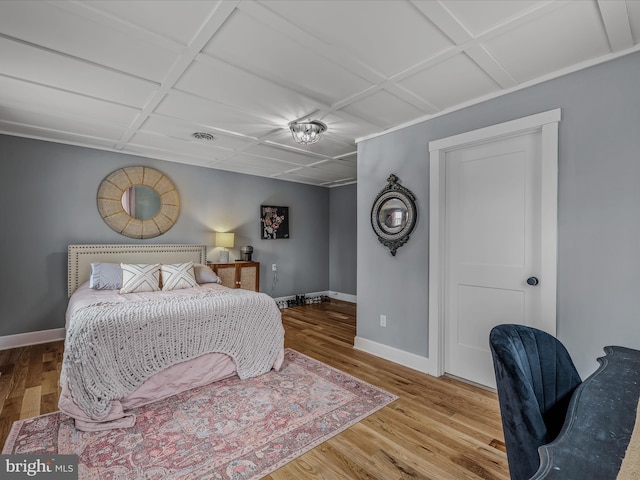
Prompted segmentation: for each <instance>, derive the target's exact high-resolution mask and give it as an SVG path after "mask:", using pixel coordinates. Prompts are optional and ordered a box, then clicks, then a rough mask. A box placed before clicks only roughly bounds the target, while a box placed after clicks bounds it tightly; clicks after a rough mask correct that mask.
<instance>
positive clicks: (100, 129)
mask: <svg viewBox="0 0 640 480" xmlns="http://www.w3.org/2000/svg"><path fill="white" fill-rule="evenodd" d="M0 118H11V123H12V124H13V125H14V126H15V128H18V126H19V125H28V126H33V127H36V128H38V129H40V130H41V131H47V130H50V131H61V130H62V129H63V128H64V129H66V130H67V131H68V132H73V133H75V134H77V135H79V136H82V137H87V138H86V139H85V142H87V141H89V140H90V139H104V140H108V142H109V144H110V146H113V145H114V144H115V143H116V142H117V141H118V139H119V138H120V137H121V136H122V134H123V133H124V130H125V127H124V126H122V125H120V126H119V125H115V124H110V123H107V124H104V123H99V120H98V121H96V119H95V118H94V119H89V120H87V119H86V118H81V117H79V118H78V119H77V120H73V119H71V118H69V117H65V118H61V117H59V116H57V115H56V112H55V111H50V112H40V111H32V110H26V109H25V108H22V107H21V106H20V107H11V106H8V105H2V104H0ZM44 136H45V137H46V135H44ZM101 145H102V146H104V145H103V144H101Z"/></svg>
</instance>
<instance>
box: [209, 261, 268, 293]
mask: <svg viewBox="0 0 640 480" xmlns="http://www.w3.org/2000/svg"><path fill="white" fill-rule="evenodd" d="M207 265H208V266H209V267H211V269H212V270H213V271H214V272H215V273H216V275H218V276H219V277H220V280H222V285H224V286H225V287H229V288H244V289H245V290H253V291H254V292H259V291H260V262H233V263H208V264H207Z"/></svg>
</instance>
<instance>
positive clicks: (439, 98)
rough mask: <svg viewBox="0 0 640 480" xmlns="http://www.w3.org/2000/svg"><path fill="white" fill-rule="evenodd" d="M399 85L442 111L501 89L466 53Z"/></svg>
mask: <svg viewBox="0 0 640 480" xmlns="http://www.w3.org/2000/svg"><path fill="white" fill-rule="evenodd" d="M399 85H401V86H403V87H405V88H407V89H408V90H410V91H411V92H413V93H415V94H416V95H418V96H420V97H422V98H424V99H425V100H426V101H427V102H429V103H430V104H432V105H435V106H436V107H438V108H439V109H441V110H443V109H445V108H449V107H453V106H454V105H457V104H459V103H463V102H466V101H467V100H471V99H472V98H479V97H482V96H484V95H487V94H489V93H493V92H497V91H498V90H499V88H500V87H499V86H498V84H496V82H494V81H493V80H492V79H491V78H490V77H489V76H488V75H487V74H486V73H485V72H484V71H483V70H482V69H481V68H480V67H478V65H476V64H475V63H474V62H473V61H472V60H471V59H470V58H469V57H467V56H466V55H465V54H464V53H462V54H460V55H456V56H455V57H452V58H450V59H448V60H445V61H444V62H442V63H438V64H436V65H434V66H433V67H431V68H428V69H426V70H423V71H421V72H419V73H417V74H415V75H413V76H411V77H409V78H407V79H406V80H403V81H401V82H399Z"/></svg>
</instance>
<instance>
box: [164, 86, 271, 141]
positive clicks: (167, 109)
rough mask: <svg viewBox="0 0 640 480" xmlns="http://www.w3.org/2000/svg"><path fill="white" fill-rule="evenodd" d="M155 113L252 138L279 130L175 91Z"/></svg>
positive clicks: (253, 118) (221, 106)
mask: <svg viewBox="0 0 640 480" xmlns="http://www.w3.org/2000/svg"><path fill="white" fill-rule="evenodd" d="M156 112H157V113H160V114H162V115H167V116H174V117H177V118H180V119H184V120H189V121H192V122H196V123H199V124H201V125H205V126H210V127H212V128H219V129H222V130H227V131H231V132H237V133H238V134H240V135H249V136H252V137H258V136H263V135H268V134H269V133H271V132H273V130H274V129H276V128H282V126H281V125H277V124H269V123H266V122H265V121H263V120H262V119H259V118H255V117H252V116H251V115H248V114H246V113H243V112H240V111H238V110H235V109H233V108H230V107H227V106H225V105H220V104H218V103H215V102H211V101H208V100H206V99H204V98H199V97H196V96H194V95H188V94H184V93H181V92H177V91H172V92H171V93H170V94H169V95H167V97H165V99H164V100H163V101H162V103H160V105H158V107H157V108H156Z"/></svg>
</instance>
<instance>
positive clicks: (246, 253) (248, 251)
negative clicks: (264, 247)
mask: <svg viewBox="0 0 640 480" xmlns="http://www.w3.org/2000/svg"><path fill="white" fill-rule="evenodd" d="M252 255H253V247H252V246H251V245H247V246H246V247H242V248H241V249H240V260H242V261H243V262H250V261H251V256H252Z"/></svg>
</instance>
